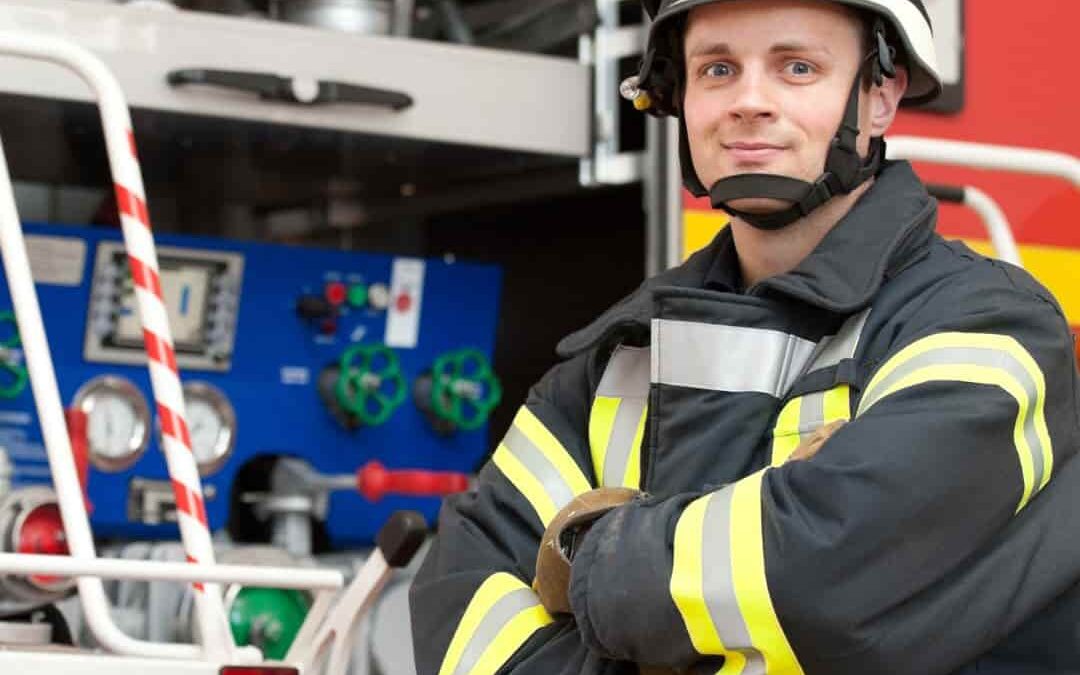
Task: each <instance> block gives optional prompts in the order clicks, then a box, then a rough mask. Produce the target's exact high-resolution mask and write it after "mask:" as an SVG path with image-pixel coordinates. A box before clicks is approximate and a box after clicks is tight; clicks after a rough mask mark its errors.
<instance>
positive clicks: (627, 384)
mask: <svg viewBox="0 0 1080 675" xmlns="http://www.w3.org/2000/svg"><path fill="white" fill-rule="evenodd" d="M649 352H650V350H649V348H648V347H624V346H621V345H620V346H619V347H617V348H616V349H615V352H614V353H613V354H612V355H611V359H610V360H608V365H607V368H605V369H604V375H603V377H601V378H600V386H599V387H597V389H596V395H597V396H609V397H611V398H627V397H640V398H645V397H647V396H648V395H649V361H650V356H649Z"/></svg>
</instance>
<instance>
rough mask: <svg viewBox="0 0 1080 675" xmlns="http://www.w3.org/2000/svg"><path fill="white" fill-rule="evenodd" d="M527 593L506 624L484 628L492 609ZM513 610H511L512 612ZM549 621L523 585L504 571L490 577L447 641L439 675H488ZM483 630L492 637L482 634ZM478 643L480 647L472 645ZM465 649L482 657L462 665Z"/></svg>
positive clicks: (537, 599) (500, 622)
mask: <svg viewBox="0 0 1080 675" xmlns="http://www.w3.org/2000/svg"><path fill="white" fill-rule="evenodd" d="M526 593H528V594H531V597H526V598H525V600H526V602H525V603H524V605H525V606H524V607H523V608H522V609H520V610H517V611H516V612H515V613H514V614H513V616H512V618H511V619H510V620H509V621H506V622H502V621H498V622H497V623H498V624H500V625H496V626H485V625H484V624H485V619H488V620H489V621H490V619H491V618H492V615H493V611H492V610H497V608H498V607H499V605H500V604H505V601H506V600H507V599H508V598H509V597H510V596H511V595H514V594H517V595H519V596H523V595H525V594H526ZM513 609H514V608H513V607H511V610H513ZM495 618H498V617H495ZM552 621H553V619H552V618H551V616H549V615H548V614H547V612H545V611H544V608H543V606H542V605H541V604H540V600H539V598H537V597H536V596H535V594H534V593H532V591H531V590H530V589H529V587H528V586H527V585H526V584H525V582H523V581H521V580H520V579H518V578H516V577H514V576H513V575H511V574H507V573H506V572H499V573H497V574H493V575H492V576H490V577H488V578H487V579H486V580H485V581H484V583H483V584H481V585H480V588H479V589H478V590H477V591H476V593H475V594H474V595H473V598H472V600H470V601H469V605H468V607H466V608H465V614H464V615H463V616H462V618H461V621H460V622H459V623H458V627H457V629H456V630H455V631H454V637H453V638H452V639H451V640H450V646H449V647H448V648H447V650H446V656H445V657H444V658H443V662H442V666H441V667H440V668H439V675H455V673H459V669H460V668H461V667H464V668H466V669H467V670H465V671H464V672H465V673H468V674H469V675H491V674H493V673H495V671H496V670H498V668H499V667H500V666H501V665H502V664H504V663H506V661H507V660H509V658H510V657H511V656H513V654H514V652H515V651H517V649H518V648H519V647H520V646H521V645H522V644H524V643H525V640H527V639H528V638H529V636H530V635H532V634H533V633H535V632H536V631H537V630H539V629H540V628H543V627H544V626H546V625H548V624H550V623H551V622H552ZM485 628H486V629H488V631H490V632H491V633H492V634H491V635H486V634H484V632H485ZM492 629H494V630H492ZM478 640H479V641H480V644H475V643H476V642H477V641H478ZM481 649H482V651H481ZM467 650H468V651H472V652H477V651H480V653H481V656H480V657H479V659H476V660H475V663H472V664H470V663H462V657H463V656H466V651H467ZM500 658H502V660H501V661H499V659H500Z"/></svg>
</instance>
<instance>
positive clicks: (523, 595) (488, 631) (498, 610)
mask: <svg viewBox="0 0 1080 675" xmlns="http://www.w3.org/2000/svg"><path fill="white" fill-rule="evenodd" d="M538 604H540V603H539V602H538V601H537V597H536V594H535V593H533V592H532V591H531V590H530V589H528V588H522V589H521V590H517V591H513V592H512V593H508V594H507V595H506V596H505V597H503V598H502V599H500V600H499V601H498V602H496V603H495V604H494V605H493V606H492V607H491V609H490V610H489V611H488V613H487V615H485V616H484V618H483V619H481V620H480V625H479V626H477V627H476V631H475V632H474V633H473V634H472V637H471V638H469V643H468V644H467V645H465V649H464V651H462V653H461V660H459V661H458V664H457V668H455V669H454V675H467V673H468V672H469V671H471V670H472V669H473V667H474V666H476V664H477V663H478V662H479V661H480V657H482V656H483V655H484V651H485V650H487V648H488V647H490V646H491V643H492V642H494V641H495V638H496V637H497V636H498V635H499V631H500V630H502V628H503V626H505V625H506V624H507V623H509V622H510V620H511V619H513V618H514V617H515V616H517V615H518V613H519V612H521V611H523V610H526V609H528V608H530V607H533V606H536V605H538Z"/></svg>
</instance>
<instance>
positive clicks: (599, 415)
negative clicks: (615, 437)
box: [589, 396, 622, 485]
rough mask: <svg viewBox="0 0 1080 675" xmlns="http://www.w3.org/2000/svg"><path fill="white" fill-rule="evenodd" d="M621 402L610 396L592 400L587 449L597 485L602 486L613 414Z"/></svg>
mask: <svg viewBox="0 0 1080 675" xmlns="http://www.w3.org/2000/svg"><path fill="white" fill-rule="evenodd" d="M621 400H622V399H619V398H612V397H610V396H597V397H596V398H595V399H593V406H592V412H591V413H590V414H589V448H590V452H591V454H592V463H593V471H594V475H595V476H596V484H597V485H603V484H604V462H605V461H606V460H607V452H608V444H609V443H610V442H611V431H612V428H613V427H614V426H615V413H617V412H618V411H619V401H621Z"/></svg>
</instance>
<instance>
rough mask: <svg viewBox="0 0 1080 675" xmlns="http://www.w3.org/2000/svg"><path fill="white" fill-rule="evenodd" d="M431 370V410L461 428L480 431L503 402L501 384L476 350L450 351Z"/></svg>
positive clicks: (481, 353) (485, 358) (436, 361)
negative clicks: (500, 402) (493, 411)
mask: <svg viewBox="0 0 1080 675" xmlns="http://www.w3.org/2000/svg"><path fill="white" fill-rule="evenodd" d="M431 370H432V375H431V378H432V384H431V406H432V410H434V412H435V414H436V415H437V416H439V417H441V418H443V419H445V420H448V421H450V422H452V423H453V424H454V425H455V426H457V427H458V428H460V429H465V430H467V431H472V430H474V429H479V428H480V427H481V426H483V425H484V423H485V422H487V419H488V417H489V416H490V415H491V411H492V410H494V409H495V406H497V405H499V401H501V400H502V384H501V383H500V382H499V378H497V377H495V372H494V371H493V370H492V369H491V364H490V363H488V360H487V357H485V356H484V354H483V352H481V351H479V350H477V349H459V350H457V351H453V352H447V353H446V354H443V355H442V356H440V357H439V358H438V359H436V360H435V365H434V366H432V369H431Z"/></svg>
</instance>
